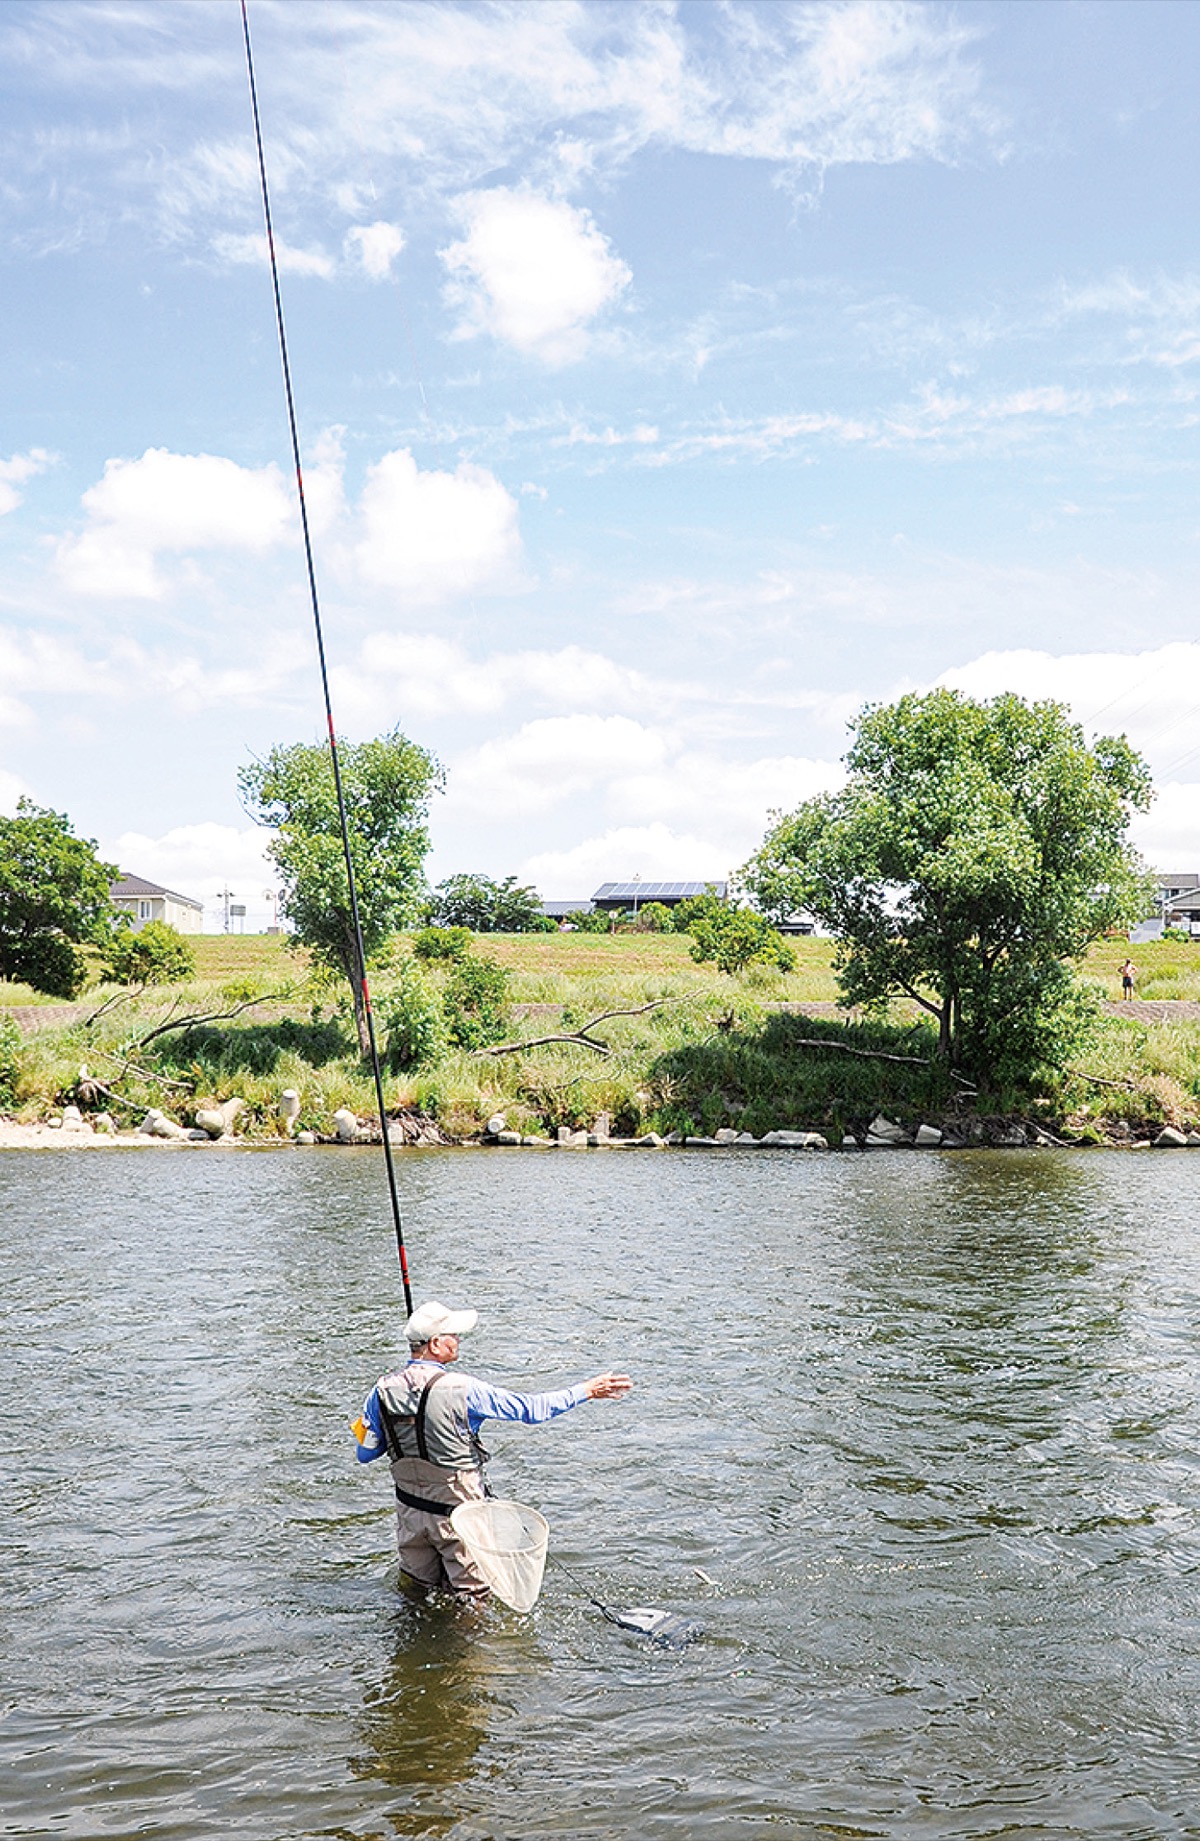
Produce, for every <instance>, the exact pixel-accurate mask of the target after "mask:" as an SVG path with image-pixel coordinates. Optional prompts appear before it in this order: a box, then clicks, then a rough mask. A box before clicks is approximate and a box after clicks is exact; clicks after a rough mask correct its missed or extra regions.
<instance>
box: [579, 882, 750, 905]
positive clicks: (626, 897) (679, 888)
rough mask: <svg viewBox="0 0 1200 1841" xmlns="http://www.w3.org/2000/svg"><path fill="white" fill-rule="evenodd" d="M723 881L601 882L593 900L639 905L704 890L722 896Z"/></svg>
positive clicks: (679, 898) (690, 896) (686, 896)
mask: <svg viewBox="0 0 1200 1841" xmlns="http://www.w3.org/2000/svg"><path fill="white" fill-rule="evenodd" d="M725 888H726V885H725V883H724V882H716V881H709V882H602V883H601V884H600V887H599V888H598V889H597V890H596V893H595V894H594V895H593V896H592V900H593V901H628V902H631V903H632V902H636V903H637V904H638V905H639V906H641V905H643V904H644V903H645V902H648V901H689V900H692V899H693V898H694V897H695V896H697V895H703V894H704V893H705V891H706V890H708V889H712V890H713V892H714V893H715V894H716V895H718V896H720V897H722V898H724V895H725Z"/></svg>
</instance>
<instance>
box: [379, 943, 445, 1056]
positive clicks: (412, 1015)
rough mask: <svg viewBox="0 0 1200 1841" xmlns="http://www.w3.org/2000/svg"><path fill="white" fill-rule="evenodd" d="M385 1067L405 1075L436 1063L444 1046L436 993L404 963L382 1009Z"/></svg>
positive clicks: (414, 968) (416, 969)
mask: <svg viewBox="0 0 1200 1841" xmlns="http://www.w3.org/2000/svg"><path fill="white" fill-rule="evenodd" d="M384 1022H385V1025H386V1029H387V1050H386V1052H387V1059H388V1065H389V1067H391V1068H392V1069H393V1070H395V1071H399V1072H402V1073H403V1072H407V1071H408V1069H409V1068H416V1067H421V1066H422V1065H423V1064H424V1063H425V1062H427V1061H436V1060H437V1058H438V1056H439V1055H440V1054H441V1052H442V1050H443V1049H444V1048H445V1046H446V1035H447V1030H446V1017H445V1013H444V1011H443V1008H442V1005H441V1003H440V1001H439V998H438V993H437V991H436V990H434V989H433V987H432V986H431V985H430V984H429V982H428V981H427V979H426V978H425V976H424V975H423V973H422V971H421V968H420V966H419V965H415V964H414V963H413V961H412V960H411V959H406V960H405V961H404V963H403V964H402V965H401V967H400V971H399V975H398V977H397V979H396V983H395V985H394V987H393V989H392V990H391V991H389V993H388V996H387V1001H386V1004H385V1005H384Z"/></svg>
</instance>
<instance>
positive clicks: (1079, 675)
mask: <svg viewBox="0 0 1200 1841" xmlns="http://www.w3.org/2000/svg"><path fill="white" fill-rule="evenodd" d="M937 682H938V683H939V684H946V685H948V686H950V688H951V689H954V690H961V691H963V692H965V693H966V695H968V696H971V697H994V696H998V695H999V694H1000V692H1001V691H1013V692H1015V693H1016V694H1017V695H1018V696H1021V697H1028V698H1047V697H1049V698H1053V699H1054V700H1055V701H1056V702H1059V703H1065V704H1067V705H1068V706H1069V707H1070V709H1071V710H1072V713H1073V714H1074V716H1075V718H1076V720H1077V721H1079V722H1081V723H1082V724H1083V725H1084V728H1085V730H1086V731H1087V733H1088V734H1089V735H1120V734H1125V735H1128V737H1129V739H1130V741H1131V742H1132V743H1133V745H1134V746H1135V747H1136V748H1138V749H1140V750H1141V751H1142V752H1143V753H1144V754H1145V755H1146V757H1147V759H1148V760H1149V762H1150V764H1151V767H1152V769H1154V770H1155V771H1156V772H1157V773H1159V774H1162V775H1163V776H1164V777H1165V776H1169V775H1170V774H1171V773H1172V771H1173V770H1174V768H1175V767H1177V766H1182V765H1184V764H1185V762H1186V761H1187V760H1188V759H1190V758H1192V757H1193V756H1194V755H1197V754H1200V740H1198V739H1197V738H1198V735H1200V644H1192V643H1189V642H1186V641H1177V642H1175V643H1173V644H1171V645H1166V646H1159V647H1157V648H1156V649H1155V650H1154V651H1147V652H1135V653H1129V652H1076V653H1063V654H1054V653H1050V652H1039V651H1035V650H1032V649H1025V650H1020V651H1010V652H986V653H984V654H983V655H982V656H981V657H979V658H976V659H972V660H971V662H970V663H969V664H966V665H960V666H956V667H955V668H954V669H953V670H951V671H946V672H943V673H942V675H941V677H940V678H938V680H937Z"/></svg>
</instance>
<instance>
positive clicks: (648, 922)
mask: <svg viewBox="0 0 1200 1841" xmlns="http://www.w3.org/2000/svg"><path fill="white" fill-rule="evenodd" d="M636 924H637V926H638V928H639V929H640V931H641V932H642V933H674V931H675V916H674V915H673V914H672V912H671V910H670V908H668V906H667V905H666V903H665V902H663V901H648V902H647V903H646V905H645V907H644V908H639V909H638V911H637V923H636Z"/></svg>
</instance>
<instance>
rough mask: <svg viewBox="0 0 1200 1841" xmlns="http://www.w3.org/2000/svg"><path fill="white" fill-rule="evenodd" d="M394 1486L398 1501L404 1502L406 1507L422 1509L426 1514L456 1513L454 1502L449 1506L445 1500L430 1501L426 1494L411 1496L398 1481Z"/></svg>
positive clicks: (447, 1515)
mask: <svg viewBox="0 0 1200 1841" xmlns="http://www.w3.org/2000/svg"><path fill="white" fill-rule="evenodd" d="M394 1487H395V1491H396V1501H397V1502H402V1503H403V1504H404V1506H405V1508H406V1509H420V1510H421V1512H422V1514H424V1515H441V1516H442V1517H443V1518H447V1517H449V1516H451V1515H453V1513H454V1506H453V1504H451V1505H449V1506H447V1504H446V1503H444V1502H428V1501H427V1500H426V1499H425V1497H424V1496H410V1495H409V1493H408V1491H407V1490H406V1489H401V1487H400V1485H399V1484H398V1483H397V1484H396V1485H395V1486H394Z"/></svg>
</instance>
